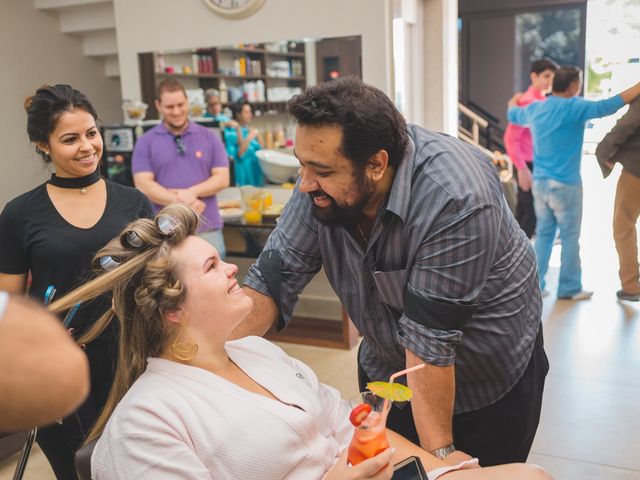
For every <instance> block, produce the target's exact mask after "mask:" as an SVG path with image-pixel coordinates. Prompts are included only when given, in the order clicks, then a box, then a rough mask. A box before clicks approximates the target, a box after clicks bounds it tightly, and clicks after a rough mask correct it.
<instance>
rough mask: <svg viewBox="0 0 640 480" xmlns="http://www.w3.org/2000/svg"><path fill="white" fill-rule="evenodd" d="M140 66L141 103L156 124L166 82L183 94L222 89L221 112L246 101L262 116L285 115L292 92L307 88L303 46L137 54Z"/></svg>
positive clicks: (271, 45) (282, 44)
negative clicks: (158, 89) (225, 95)
mask: <svg viewBox="0 0 640 480" xmlns="http://www.w3.org/2000/svg"><path fill="white" fill-rule="evenodd" d="M138 62H139V68H140V82H141V92H142V100H143V101H144V102H145V103H147V104H148V105H149V109H148V111H147V118H150V119H156V118H158V112H157V110H156V108H155V103H154V100H155V89H156V85H157V84H158V83H159V82H160V81H161V80H162V79H163V78H167V77H174V78H176V79H177V80H179V81H180V82H181V83H182V84H183V85H184V86H185V88H187V89H191V88H202V89H203V90H207V89H209V88H215V89H217V90H221V87H222V89H225V88H226V90H227V92H228V102H226V103H225V104H224V106H228V105H229V104H230V103H232V101H237V100H238V99H240V98H243V97H244V98H246V99H247V100H249V102H250V103H251V104H252V105H253V106H254V109H258V110H262V112H263V113H268V112H284V111H285V106H286V102H287V101H288V100H289V98H291V96H293V94H294V93H293V92H297V91H298V90H300V91H301V90H304V89H305V88H306V86H307V80H306V65H305V51H304V43H303V42H281V43H277V44H258V45H254V46H249V47H246V46H236V47H215V48H201V49H196V50H185V51H177V52H162V53H161V52H147V53H140V54H138Z"/></svg>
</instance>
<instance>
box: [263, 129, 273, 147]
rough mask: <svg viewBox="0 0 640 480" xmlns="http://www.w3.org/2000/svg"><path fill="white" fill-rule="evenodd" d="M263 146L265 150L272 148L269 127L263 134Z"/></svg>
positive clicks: (271, 136) (271, 133)
mask: <svg viewBox="0 0 640 480" xmlns="http://www.w3.org/2000/svg"><path fill="white" fill-rule="evenodd" d="M264 147H265V148H266V149H267V150H273V132H272V131H271V128H269V129H268V130H267V131H266V133H265V134H264Z"/></svg>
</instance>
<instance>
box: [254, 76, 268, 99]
mask: <svg viewBox="0 0 640 480" xmlns="http://www.w3.org/2000/svg"><path fill="white" fill-rule="evenodd" d="M256 101H257V102H264V101H266V99H265V95H264V82H263V81H262V80H258V81H257V82H256Z"/></svg>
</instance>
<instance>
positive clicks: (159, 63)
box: [156, 52, 167, 73]
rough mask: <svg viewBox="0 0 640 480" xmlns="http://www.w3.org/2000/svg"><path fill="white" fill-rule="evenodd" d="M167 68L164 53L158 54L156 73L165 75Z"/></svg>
mask: <svg viewBox="0 0 640 480" xmlns="http://www.w3.org/2000/svg"><path fill="white" fill-rule="evenodd" d="M166 66H167V65H166V63H165V61H164V55H163V54H162V52H158V53H157V55H156V73H164V69H165V68H166Z"/></svg>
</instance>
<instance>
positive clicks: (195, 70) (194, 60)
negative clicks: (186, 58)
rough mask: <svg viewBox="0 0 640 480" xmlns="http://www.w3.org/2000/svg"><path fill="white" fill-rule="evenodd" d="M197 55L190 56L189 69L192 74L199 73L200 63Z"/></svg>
mask: <svg viewBox="0 0 640 480" xmlns="http://www.w3.org/2000/svg"><path fill="white" fill-rule="evenodd" d="M199 60H200V59H199V57H198V54H197V53H192V54H191V69H192V70H193V73H200V68H199V67H200V61H199Z"/></svg>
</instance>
